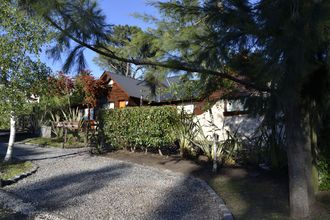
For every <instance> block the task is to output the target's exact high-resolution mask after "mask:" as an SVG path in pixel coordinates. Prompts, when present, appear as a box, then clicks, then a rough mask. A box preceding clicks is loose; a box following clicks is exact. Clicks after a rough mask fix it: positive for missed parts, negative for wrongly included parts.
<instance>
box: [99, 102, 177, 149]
mask: <svg viewBox="0 0 330 220" xmlns="http://www.w3.org/2000/svg"><path fill="white" fill-rule="evenodd" d="M101 117H102V119H101V120H102V122H103V132H104V136H105V141H106V143H107V144H110V145H111V146H113V147H116V148H124V147H134V148H136V147H137V148H141V149H146V148H154V149H155V148H156V149H157V148H158V149H159V148H164V147H172V146H174V144H175V141H176V140H177V134H176V133H177V132H176V130H177V127H178V124H179V122H180V115H179V114H178V112H177V109H176V108H175V107H172V106H162V107H130V108H124V109H112V110H104V111H103V112H102V113H101Z"/></svg>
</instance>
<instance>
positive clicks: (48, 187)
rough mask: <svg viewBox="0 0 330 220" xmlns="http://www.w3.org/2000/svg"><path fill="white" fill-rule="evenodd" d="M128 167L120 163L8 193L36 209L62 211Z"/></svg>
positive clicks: (62, 176) (60, 177) (30, 185)
mask: <svg viewBox="0 0 330 220" xmlns="http://www.w3.org/2000/svg"><path fill="white" fill-rule="evenodd" d="M130 167H131V165H128V164H119V165H116V166H106V167H103V168H101V169H98V170H93V171H84V172H80V173H71V174H63V175H59V176H56V177H52V178H48V179H45V180H42V181H39V182H35V183H32V184H27V185H24V186H22V187H20V188H15V189H14V190H12V191H11V192H12V193H14V194H15V195H16V196H18V197H19V198H21V199H22V200H23V201H28V202H33V203H37V204H38V206H37V208H38V210H41V211H47V210H61V209H62V208H64V207H67V206H75V205H77V201H76V200H75V199H76V198H78V197H80V196H86V195H88V194H89V193H92V192H94V191H97V190H99V189H101V188H103V187H104V186H105V185H106V184H108V183H109V182H110V181H112V180H114V179H116V178H118V177H119V176H121V175H122V173H125V172H123V170H125V169H130Z"/></svg>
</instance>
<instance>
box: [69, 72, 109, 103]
mask: <svg viewBox="0 0 330 220" xmlns="http://www.w3.org/2000/svg"><path fill="white" fill-rule="evenodd" d="M74 88H75V91H74V93H73V94H72V98H73V99H76V100H75V103H76V104H79V105H84V106H89V107H96V106H97V104H98V102H99V100H100V98H101V96H102V95H107V94H106V91H107V85H106V84H105V82H103V81H102V80H100V79H98V80H95V78H94V77H93V76H90V75H81V74H80V75H78V76H77V77H76V80H75V84H74ZM79 99H80V100H79ZM78 100H79V101H78Z"/></svg>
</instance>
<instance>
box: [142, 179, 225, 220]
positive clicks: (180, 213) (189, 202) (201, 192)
mask: <svg viewBox="0 0 330 220" xmlns="http://www.w3.org/2000/svg"><path fill="white" fill-rule="evenodd" d="M220 204H221V203H220V201H218V200H217V199H215V197H213V195H210V193H209V192H208V191H207V190H206V186H205V185H204V184H202V183H201V181H198V180H197V179H195V178H192V177H187V176H185V177H183V180H182V182H181V183H180V184H178V185H177V186H176V187H174V188H172V189H171V190H169V191H168V192H167V193H166V196H165V197H164V198H163V199H162V202H161V203H160V204H159V205H158V208H157V209H156V210H154V211H153V213H150V214H149V215H148V217H147V219H168V220H172V219H205V220H213V219H217V220H220V219H222V213H221V211H220V209H219V205H220Z"/></svg>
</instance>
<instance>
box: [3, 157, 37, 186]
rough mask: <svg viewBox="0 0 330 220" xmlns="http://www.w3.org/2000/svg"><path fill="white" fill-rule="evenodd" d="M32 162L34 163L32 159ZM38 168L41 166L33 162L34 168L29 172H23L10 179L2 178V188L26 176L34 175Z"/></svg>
mask: <svg viewBox="0 0 330 220" xmlns="http://www.w3.org/2000/svg"><path fill="white" fill-rule="evenodd" d="M30 163H32V162H31V161H30ZM38 169H39V167H38V166H37V165H36V164H34V163H32V168H31V170H29V171H28V172H25V173H21V174H19V175H17V176H14V177H13V178H11V179H8V180H3V179H0V187H1V188H2V187H5V186H8V185H11V184H14V183H17V182H18V181H19V180H21V179H24V178H25V177H28V176H30V175H32V174H33V173H35V172H37V170H38Z"/></svg>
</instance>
